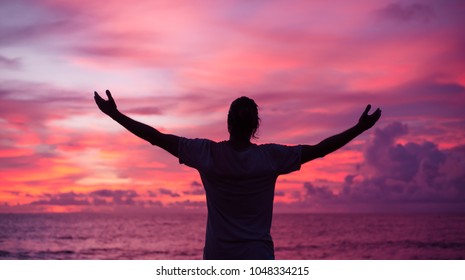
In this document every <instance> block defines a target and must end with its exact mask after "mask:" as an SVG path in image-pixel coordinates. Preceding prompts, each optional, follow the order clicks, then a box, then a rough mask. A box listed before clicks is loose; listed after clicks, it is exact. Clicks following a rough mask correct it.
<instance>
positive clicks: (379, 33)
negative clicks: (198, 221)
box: [0, 0, 465, 213]
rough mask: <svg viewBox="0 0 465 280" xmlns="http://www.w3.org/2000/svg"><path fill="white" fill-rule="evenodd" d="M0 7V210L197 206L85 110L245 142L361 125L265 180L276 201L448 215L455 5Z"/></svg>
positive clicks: (184, 188) (454, 172) (453, 195)
mask: <svg viewBox="0 0 465 280" xmlns="http://www.w3.org/2000/svg"><path fill="white" fill-rule="evenodd" d="M175 2H176V3H174V2H173V1H168V0H166V1H136V2H134V1H129V0H118V1H113V2H112V4H111V5H109V4H108V3H105V2H95V1H75V0H72V1H69V0H67V1H64V0H39V1H33V2H30V1H23V0H20V1H9V2H6V3H3V4H2V9H1V11H0V22H1V24H0V81H1V82H0V128H1V129H0V212H3V213H9V212H74V211H178V210H185V209H188V210H189V211H191V210H198V211H204V210H205V197H204V191H203V187H202V184H201V181H200V178H199V176H198V174H197V172H196V171H195V170H192V169H190V168H188V167H186V166H184V165H180V164H179V163H178V161H177V159H176V158H174V157H172V156H171V155H170V154H168V153H167V152H165V151H163V150H162V149H160V148H158V147H154V146H151V145H150V144H148V143H145V142H144V141H143V140H140V139H138V138H137V137H135V136H133V135H131V134H130V133H129V132H127V131H126V130H125V129H124V128H122V127H120V126H119V125H118V124H117V123H115V122H114V121H112V120H111V119H110V118H108V117H107V116H105V115H104V114H102V113H101V112H100V111H99V110H98V108H97V106H96V105H95V104H94V101H93V92H94V90H96V91H98V92H99V93H101V94H104V91H105V89H107V88H108V89H110V90H111V91H112V93H113V96H114V98H115V100H116V102H117V104H118V108H119V109H120V111H121V112H123V113H125V114H127V115H128V116H130V117H132V118H134V119H136V120H138V121H141V122H144V123H146V124H148V125H151V126H154V127H156V128H157V129H159V130H161V131H163V132H167V133H172V134H176V135H179V136H184V137H191V138H209V139H212V140H215V141H221V140H226V139H227V138H228V132H227V127H226V116H227V110H228V108H229V105H230V103H231V101H233V100H234V99H235V98H237V97H239V96H242V95H246V96H249V97H251V98H253V99H254V100H255V101H256V102H257V104H258V105H259V107H260V117H261V119H262V125H261V127H260V131H259V137H260V138H259V139H257V140H256V143H257V144H263V143H270V142H273V143H281V144H288V145H297V144H316V143H318V142H319V141H321V140H323V139H324V138H326V137H329V136H331V135H334V134H336V133H339V132H342V131H343V130H345V129H347V128H349V127H350V126H352V125H354V124H355V123H356V122H357V120H358V117H359V115H360V114H361V112H362V111H363V109H364V108H365V106H366V104H369V103H370V104H372V105H373V106H374V107H375V108H376V107H380V108H381V109H382V110H383V116H382V118H381V120H380V122H379V123H378V124H377V125H376V126H375V128H373V129H372V130H370V131H368V132H366V133H365V134H363V135H362V136H360V137H359V138H357V139H355V140H354V141H352V142H351V143H350V144H349V145H347V146H346V147H344V148H343V149H341V150H339V151H337V152H336V153H334V154H331V155H329V156H327V157H325V158H324V159H318V160H315V161H313V162H310V163H307V164H306V165H304V166H302V169H301V170H300V171H298V172H295V173H292V174H289V175H285V176H282V177H280V178H279V179H278V183H277V186H276V197H275V202H276V203H275V205H276V207H275V209H276V210H275V211H304V212H335V211H337V212H338V211H391V210H393V209H394V211H395V209H402V210H406V211H407V210H411V211H421V212H432V211H462V212H463V211H465V130H464V129H463V128H464V127H465V111H464V110H463V108H464V105H465V78H464V77H465V76H464V74H463V73H465V63H464V62H465V57H464V54H463V50H464V49H465V33H464V32H463V30H464V27H465V19H464V17H463V14H464V12H465V4H464V3H463V2H462V1H453V0H450V1H437V0H427V1H421V2H418V3H415V2H410V1H398V2H391V1H386V0H376V1H372V0H357V1H351V3H350V4H348V3H347V2H346V1H342V0H338V1H322V0H315V1H303V0H292V1H265V0H260V1H245V2H238V1H232V0H228V1H210V0H205V1H204V0H202V1H195V3H194V2H192V1H180V2H179V1H175Z"/></svg>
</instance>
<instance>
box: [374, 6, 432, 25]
mask: <svg viewBox="0 0 465 280" xmlns="http://www.w3.org/2000/svg"><path fill="white" fill-rule="evenodd" d="M378 14H379V15H380V16H382V17H384V18H386V19H390V20H395V21H402V22H408V21H421V22H428V21H430V20H432V19H433V18H434V16H435V13H434V11H433V9H432V8H431V7H430V6H428V5H425V4H423V3H407V4H406V3H402V2H396V3H390V4H388V5H387V6H386V7H384V8H382V9H380V10H378Z"/></svg>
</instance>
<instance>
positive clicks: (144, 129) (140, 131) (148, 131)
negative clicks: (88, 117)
mask: <svg viewBox="0 0 465 280" xmlns="http://www.w3.org/2000/svg"><path fill="white" fill-rule="evenodd" d="M106 94H107V96H108V100H104V99H103V98H102V97H100V95H99V94H98V93H97V92H94V99H95V103H97V106H98V107H99V109H100V110H101V111H102V112H103V113H105V114H106V115H108V116H109V117H110V118H112V119H113V120H115V121H116V122H118V123H119V124H120V125H122V126H124V127H125V128H126V129H127V130H129V131H130V132H132V133H133V134H134V135H136V136H138V137H140V138H142V139H144V140H146V141H148V142H149V143H150V144H152V145H156V146H158V147H160V148H162V149H164V150H166V151H168V152H169V153H170V154H172V155H173V156H175V157H178V145H179V137H178V136H176V135H171V134H164V133H161V132H160V131H158V130H156V129H155V128H153V127H151V126H148V125H146V124H143V123H140V122H138V121H135V120H133V119H131V118H129V117H128V116H126V115H124V114H123V113H121V112H120V111H118V109H117V107H116V103H115V100H114V99H113V97H112V96H111V93H110V91H109V90H107V91H106Z"/></svg>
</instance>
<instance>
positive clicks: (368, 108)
mask: <svg viewBox="0 0 465 280" xmlns="http://www.w3.org/2000/svg"><path fill="white" fill-rule="evenodd" d="M370 109H371V104H368V105H367V107H366V108H365V111H364V112H363V115H365V116H367V115H368V112H370Z"/></svg>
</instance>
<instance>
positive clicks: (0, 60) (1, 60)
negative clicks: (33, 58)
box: [0, 55, 21, 70]
mask: <svg viewBox="0 0 465 280" xmlns="http://www.w3.org/2000/svg"><path fill="white" fill-rule="evenodd" d="M0 68H6V69H13V70H18V69H20V68H21V59H20V58H8V57H5V56H2V55H0Z"/></svg>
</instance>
